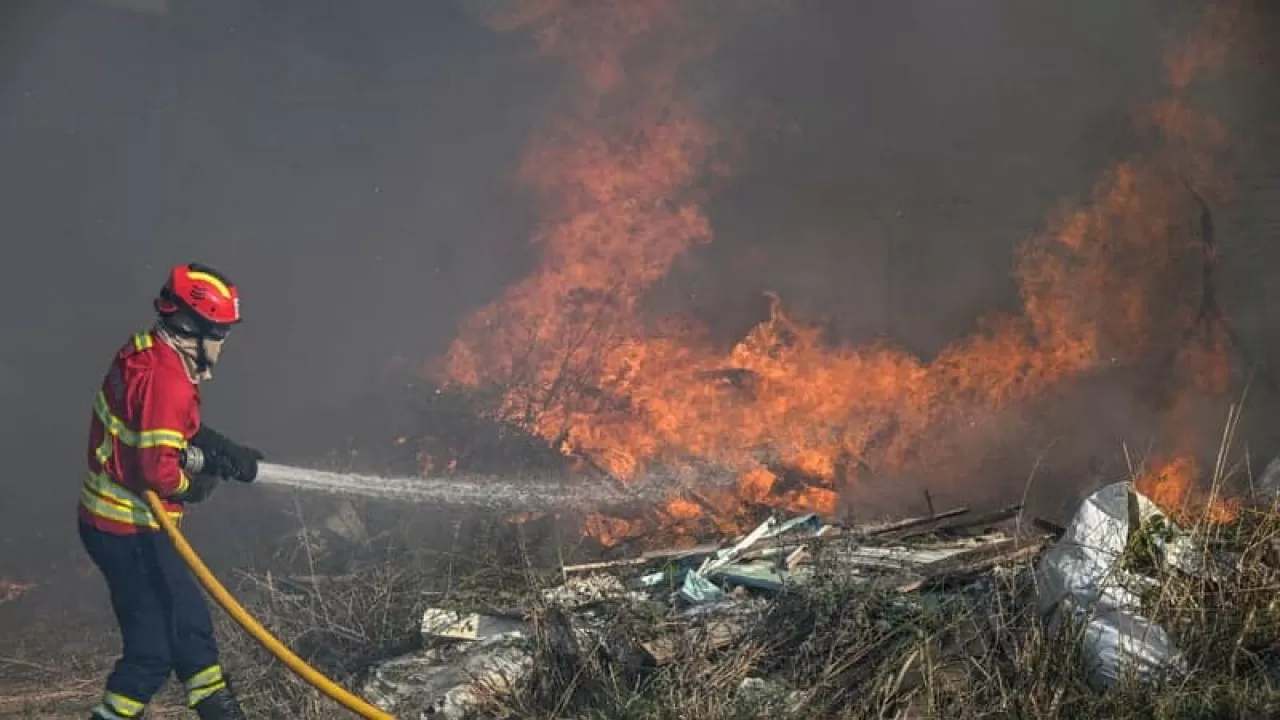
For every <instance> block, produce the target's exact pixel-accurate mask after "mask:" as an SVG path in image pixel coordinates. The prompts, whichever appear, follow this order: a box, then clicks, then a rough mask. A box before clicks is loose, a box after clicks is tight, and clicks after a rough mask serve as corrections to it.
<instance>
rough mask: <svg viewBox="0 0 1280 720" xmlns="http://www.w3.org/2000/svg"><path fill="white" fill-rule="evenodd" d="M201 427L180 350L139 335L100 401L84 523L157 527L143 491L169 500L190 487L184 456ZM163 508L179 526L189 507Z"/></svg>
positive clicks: (196, 394)
mask: <svg viewBox="0 0 1280 720" xmlns="http://www.w3.org/2000/svg"><path fill="white" fill-rule="evenodd" d="M199 428H200V391H199V389H198V388H197V387H196V385H195V384H194V383H192V382H191V380H190V378H188V376H187V371H186V368H185V367H184V366H183V363H182V358H181V357H179V356H178V352H177V351H176V350H174V349H173V348H172V347H170V346H169V344H168V343H166V342H164V341H163V340H161V339H160V338H157V337H155V336H154V335H153V334H152V333H138V334H137V335H134V336H133V340H132V342H129V343H127V344H126V345H125V346H124V347H122V348H121V349H120V351H119V352H117V353H116V356H115V359H114V360H113V361H112V363H111V368H110V370H108V371H107V374H106V377H105V378H103V381H102V388H101V390H99V391H98V395H97V397H96V398H94V402H93V417H92V419H91V420H90V424H89V455H88V458H89V477H88V478H87V479H86V480H85V483H84V487H83V488H82V489H81V491H80V507H79V515H80V519H81V521H82V522H85V523H88V524H89V525H91V526H93V527H95V528H97V529H99V530H102V531H105V532H109V533H113V534H117V535H132V534H136V533H139V532H148V531H152V530H158V529H159V528H160V525H159V524H158V523H157V522H156V519H155V517H153V516H152V513H151V509H150V508H149V507H148V506H147V503H146V501H145V500H143V499H142V497H141V494H142V491H143V490H154V491H155V492H156V494H157V495H159V496H160V497H161V498H162V499H163V498H167V497H169V496H171V495H174V494H177V493H180V492H182V491H184V490H186V489H187V487H188V486H189V484H190V480H189V479H188V478H187V475H186V473H185V472H184V471H183V470H182V451H183V449H185V448H186V447H187V442H188V441H190V440H191V437H192V436H193V435H195V433H196V430H198V429H199ZM164 504H165V509H166V510H167V511H168V514H169V517H170V518H172V519H173V521H174V522H178V521H179V520H180V519H181V518H182V505H181V504H180V503H176V502H172V501H169V500H165V501H164Z"/></svg>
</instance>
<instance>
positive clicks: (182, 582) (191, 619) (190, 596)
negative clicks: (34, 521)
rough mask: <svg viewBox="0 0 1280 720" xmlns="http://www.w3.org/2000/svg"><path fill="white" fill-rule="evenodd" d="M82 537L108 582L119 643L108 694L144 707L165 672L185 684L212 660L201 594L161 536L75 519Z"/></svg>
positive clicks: (214, 647)
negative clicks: (121, 646)
mask: <svg viewBox="0 0 1280 720" xmlns="http://www.w3.org/2000/svg"><path fill="white" fill-rule="evenodd" d="M80 541H81V542H82V543H83V544H84V549H85V550H86V551H88V553H89V557H91V558H93V562H94V564H95V565H97V566H98V569H99V570H101V571H102V575H103V577H105V578H106V579H107V587H108V588H109V589H110V591H111V608H112V610H114V611H115V615H116V621H117V622H118V623H119V625H120V635H121V638H122V639H123V640H124V652H123V654H122V657H121V658H120V660H118V661H117V662H116V665H115V669H114V670H113V671H112V673H111V676H110V677H109V678H108V679H107V692H108V693H114V694H117V695H122V696H124V697H125V698H129V699H131V700H134V701H136V702H138V703H141V704H146V703H147V702H148V701H150V700H151V698H152V696H153V695H155V694H156V693H157V692H158V691H159V690H160V688H161V687H163V686H164V683H165V681H166V680H167V679H168V678H169V673H170V672H174V673H175V674H177V676H178V680H180V681H182V682H184V683H185V682H186V681H187V680H189V679H191V678H192V676H194V675H196V673H200V672H202V671H206V670H208V669H209V668H211V667H214V666H216V665H217V664H218V646H217V643H216V641H215V640H214V638H213V622H212V620H211V619H210V617H209V606H208V604H207V603H206V602H205V598H204V593H203V592H202V591H201V590H200V586H199V585H198V584H197V583H196V580H195V578H194V577H193V576H192V575H191V571H190V570H189V569H188V568H187V566H186V564H185V563H183V561H182V557H181V556H180V555H178V551H177V549H175V548H174V546H173V543H172V542H171V541H170V540H169V538H168V537H167V536H166V535H165V534H164V533H162V532H144V533H141V534H138V535H112V534H111V533H106V532H102V531H101V530H96V529H94V528H92V527H89V526H88V525H85V524H84V523H80Z"/></svg>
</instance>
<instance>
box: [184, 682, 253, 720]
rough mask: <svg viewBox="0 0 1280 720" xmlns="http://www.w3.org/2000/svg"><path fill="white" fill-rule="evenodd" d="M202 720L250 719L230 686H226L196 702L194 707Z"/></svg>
mask: <svg viewBox="0 0 1280 720" xmlns="http://www.w3.org/2000/svg"><path fill="white" fill-rule="evenodd" d="M192 709H193V710H195V711H196V715H198V716H199V717H200V720H249V717H248V716H247V715H245V714H244V710H241V709H240V702H239V701H238V700H236V696H235V693H233V692H232V691H231V688H230V687H225V688H223V689H221V690H219V691H217V692H215V693H214V694H212V695H210V696H209V697H207V698H205V699H203V700H201V701H200V702H198V703H196V705H195V707H194V708H192Z"/></svg>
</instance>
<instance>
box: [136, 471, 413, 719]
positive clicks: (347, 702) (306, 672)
mask: <svg viewBox="0 0 1280 720" xmlns="http://www.w3.org/2000/svg"><path fill="white" fill-rule="evenodd" d="M143 496H144V497H145V498H146V501H147V505H149V506H150V507H151V512H152V514H154V515H155V516H156V520H157V521H159V523H160V527H162V528H164V531H165V534H166V535H168V536H169V539H170V540H172V541H173V545H174V547H176V548H178V553H179V554H181V555H182V559H183V560H185V561H186V563H187V566H188V567H190V568H191V572H192V573H194V574H195V576H196V579H197V580H199V581H200V584H201V585H203V586H204V589H205V590H207V591H208V592H209V594H210V595H212V596H213V599H214V600H215V601H217V603H218V604H219V605H221V606H222V609H223V610H226V611H227V614H228V615H230V616H231V617H232V619H234V620H235V621H236V623H237V624H239V625H240V627H242V628H244V629H245V632H247V633H249V634H250V635H252V636H253V639H254V640H257V641H258V642H259V643H261V644H262V647H264V648H266V649H267V651H268V652H270V653H271V654H272V655H275V656H276V659H278V660H279V661H280V662H282V663H284V664H285V665H287V666H288V667H289V669H290V670H292V671H293V672H294V673H295V674H296V675H297V676H298V677H300V678H302V679H303V680H305V681H306V682H307V684H309V685H311V687H314V688H315V689H317V690H319V691H320V692H322V693H324V694H325V695H326V696H328V697H329V698H331V699H333V700H334V701H336V702H337V703H338V704H339V705H341V706H343V707H345V708H346V709H348V710H350V711H351V712H353V713H355V714H356V715H359V716H360V717H362V718H369V719H371V720H395V716H393V715H390V714H388V713H385V712H383V711H382V710H379V709H378V708H376V707H374V706H373V705H370V704H369V703H367V702H365V701H364V700H362V699H360V698H359V697H356V696H355V695H352V694H351V693H349V692H347V691H346V690H344V689H342V687H340V686H339V685H338V684H337V683H335V682H334V681H332V680H330V679H329V678H327V677H325V676H324V675H322V674H320V672H319V671H318V670H316V669H315V668H313V667H311V666H310V665H308V664H307V663H306V662H305V661H303V659H302V658H300V657H298V656H297V655H295V654H293V651H292V650H290V649H289V648H287V647H285V646H284V644H283V643H281V642H280V641H279V640H277V639H275V637H274V636H272V634H271V633H270V632H268V631H267V629H266V628H264V627H262V625H261V624H260V623H259V622H258V621H257V620H255V619H254V618H253V616H252V615H250V614H249V612H248V611H247V610H245V609H244V606H242V605H241V604H240V603H239V602H236V599H235V598H234V597H232V596H231V593H229V592H227V589H226V588H225V587H223V586H222V583H220V582H218V578H216V577H214V576H213V573H211V572H209V568H208V567H206V566H205V564H204V561H203V560H201V559H200V556H199V555H197V554H196V551H195V550H194V549H192V547H191V544H190V543H188V542H187V539H186V538H185V537H183V535H182V531H181V530H179V529H178V526H176V525H174V524H173V521H172V520H170V519H169V516H168V514H167V513H166V512H165V509H164V505H163V504H161V502H160V497H159V496H158V495H156V494H155V493H154V492H152V491H150V490H147V491H146V492H145V493H143Z"/></svg>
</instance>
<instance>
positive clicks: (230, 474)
mask: <svg viewBox="0 0 1280 720" xmlns="http://www.w3.org/2000/svg"><path fill="white" fill-rule="evenodd" d="M191 444H192V445H194V446H195V447H197V448H200V451H201V452H202V453H203V454H204V471H205V472H207V473H212V474H214V475H219V476H221V477H224V478H227V479H229V480H239V481H240V482H245V483H250V482H253V481H254V480H255V479H256V478H257V477H258V461H259V460H261V459H262V458H263V457H264V456H263V454H262V453H260V452H258V451H257V450H254V449H253V448H251V447H245V446H244V445H239V444H237V443H234V442H232V441H231V440H229V439H227V437H226V436H225V435H223V434H221V433H219V432H218V431H216V430H214V429H212V428H210V427H209V426H207V425H202V426H201V427H200V429H199V430H198V431H196V434H195V435H194V436H193V437H192V438H191Z"/></svg>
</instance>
